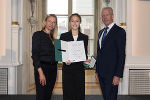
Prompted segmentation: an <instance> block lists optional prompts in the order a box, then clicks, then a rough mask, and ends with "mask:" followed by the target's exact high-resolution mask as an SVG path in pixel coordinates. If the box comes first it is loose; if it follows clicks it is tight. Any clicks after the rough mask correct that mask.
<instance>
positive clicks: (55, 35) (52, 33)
mask: <svg viewBox="0 0 150 100" xmlns="http://www.w3.org/2000/svg"><path fill="white" fill-rule="evenodd" d="M49 17H54V18H55V19H56V26H55V28H54V29H53V30H51V33H50V37H51V39H52V40H53V41H54V39H56V38H57V35H58V26H57V17H56V15H55V14H48V15H47V16H46V17H45V18H44V20H43V23H42V30H45V26H46V25H45V21H47V19H48V18H49Z"/></svg>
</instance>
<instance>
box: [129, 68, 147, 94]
mask: <svg viewBox="0 0 150 100" xmlns="http://www.w3.org/2000/svg"><path fill="white" fill-rule="evenodd" d="M128 92H129V95H138V94H140V95H149V94H150V69H130V70H129V90H128Z"/></svg>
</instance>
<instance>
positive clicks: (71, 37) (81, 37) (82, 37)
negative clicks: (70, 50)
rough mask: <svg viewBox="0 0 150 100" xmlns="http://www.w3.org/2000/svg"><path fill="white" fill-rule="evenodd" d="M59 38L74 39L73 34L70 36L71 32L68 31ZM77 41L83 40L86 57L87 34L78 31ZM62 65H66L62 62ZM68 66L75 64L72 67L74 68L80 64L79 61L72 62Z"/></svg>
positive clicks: (64, 39)
mask: <svg viewBox="0 0 150 100" xmlns="http://www.w3.org/2000/svg"><path fill="white" fill-rule="evenodd" d="M60 40H63V41H74V39H73V36H72V32H71V31H69V32H66V33H63V34H61V36H60ZM77 41H84V47H85V53H86V57H87V47H88V36H87V35H85V34H83V33H81V32H79V34H78V38H77ZM64 66H67V65H66V64H65V63H64ZM70 66H75V67H74V68H75V69H76V68H77V66H81V63H80V62H79V63H72V64H71V65H70ZM70 68H71V67H70Z"/></svg>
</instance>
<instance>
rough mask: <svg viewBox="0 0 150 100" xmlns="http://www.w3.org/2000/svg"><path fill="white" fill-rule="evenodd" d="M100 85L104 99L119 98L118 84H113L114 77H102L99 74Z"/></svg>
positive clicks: (115, 99)
mask: <svg viewBox="0 0 150 100" xmlns="http://www.w3.org/2000/svg"><path fill="white" fill-rule="evenodd" d="M99 82H100V87H101V89H102V93H103V98H104V100H117V94H118V85H113V84H112V82H113V77H109V78H108V77H102V76H100V75H99Z"/></svg>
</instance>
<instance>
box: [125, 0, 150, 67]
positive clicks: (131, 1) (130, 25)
mask: <svg viewBox="0 0 150 100" xmlns="http://www.w3.org/2000/svg"><path fill="white" fill-rule="evenodd" d="M149 10H150V0H127V48H126V50H127V60H126V64H142V65H145V64H150V45H149V43H150V39H149V38H150V13H149Z"/></svg>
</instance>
